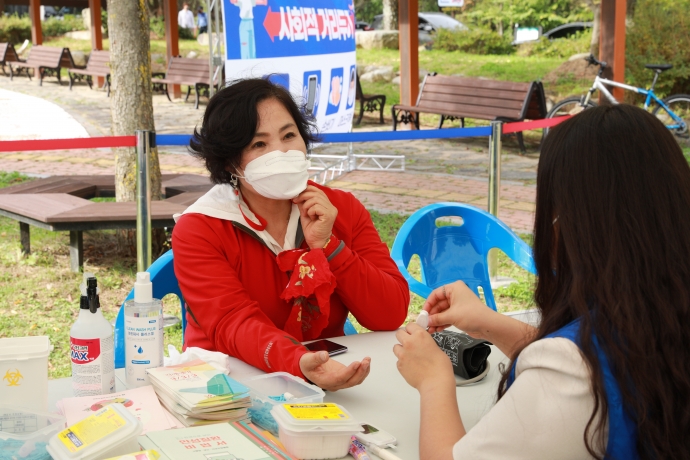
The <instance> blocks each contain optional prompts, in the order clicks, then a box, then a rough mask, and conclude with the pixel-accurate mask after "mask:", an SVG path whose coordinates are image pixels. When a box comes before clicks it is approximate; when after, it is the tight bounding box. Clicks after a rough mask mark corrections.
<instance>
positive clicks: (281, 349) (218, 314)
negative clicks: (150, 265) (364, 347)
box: [172, 78, 410, 390]
mask: <svg viewBox="0 0 690 460" xmlns="http://www.w3.org/2000/svg"><path fill="white" fill-rule="evenodd" d="M314 140H316V138H315V136H314V130H313V126H312V120H310V119H308V118H307V117H306V116H305V115H304V113H303V112H302V110H300V108H299V107H298V106H297V104H296V103H295V101H294V100H293V99H292V96H291V95H290V93H289V92H288V91H287V90H286V89H285V88H283V87H282V86H280V85H276V84H274V83H271V82H270V81H268V80H267V79H258V78H255V79H246V80H241V81H237V82H235V83H233V84H231V85H229V86H227V87H226V88H223V89H222V90H220V91H219V92H218V93H216V94H215V95H214V96H213V98H211V101H210V102H209V104H208V108H207V109H206V113H205V114H204V119H203V123H202V125H201V128H200V129H195V130H194V136H193V137H192V140H191V142H190V151H191V153H192V155H194V156H195V157H196V158H199V159H200V160H202V161H203V162H204V163H205V164H206V167H207V169H208V171H209V173H210V175H211V181H212V182H214V183H215V184H216V185H215V186H214V187H213V188H212V189H211V190H210V191H209V192H208V193H206V194H205V195H204V196H202V197H200V198H199V199H198V200H197V201H196V202H195V203H194V204H192V205H191V206H190V207H189V208H187V210H185V211H184V213H183V214H182V215H177V216H175V218H176V220H177V223H176V225H175V230H174V232H173V236H172V247H173V250H174V251H175V259H174V262H175V275H176V276H177V279H178V281H179V283H180V288H181V289H182V294H183V295H184V300H185V306H186V311H187V328H186V330H185V337H184V338H185V346H193V347H200V348H204V349H207V350H215V351H220V352H223V353H226V354H228V355H231V356H234V357H236V358H239V359H241V360H243V361H244V362H246V363H249V364H251V365H252V366H255V367H257V368H259V369H261V370H263V371H265V372H278V371H284V372H289V373H291V374H293V375H296V376H299V377H304V378H307V379H309V380H311V381H312V382H313V383H315V384H317V385H319V386H320V387H322V388H324V389H327V390H338V389H342V388H347V387H351V386H353V385H357V384H359V383H361V382H362V381H363V380H364V379H365V378H366V376H367V375H368V374H369V370H370V367H369V366H370V359H369V358H368V357H365V358H364V359H362V360H361V361H355V362H352V363H350V364H349V365H348V366H345V365H343V364H341V363H339V362H337V361H334V360H331V359H329V357H328V353H327V352H325V351H319V352H309V350H307V349H306V348H305V347H304V346H303V345H302V344H301V343H300V342H304V341H308V340H314V339H323V338H328V337H336V336H342V335H343V332H344V330H343V328H344V325H345V321H346V319H347V316H348V314H349V313H352V314H353V315H354V317H355V318H356V319H357V320H358V321H359V322H360V324H362V325H363V326H364V327H366V328H368V329H373V330H395V329H396V328H398V327H399V326H400V325H401V324H402V323H403V321H404V320H405V318H406V317H407V306H408V303H409V300H410V294H409V290H408V287H407V283H406V282H405V279H404V278H403V276H402V275H401V274H400V272H399V271H398V269H397V267H396V265H395V263H394V262H393V259H391V257H390V253H389V250H388V247H387V246H386V244H385V243H383V242H382V241H381V237H380V236H379V234H378V232H377V231H376V228H375V227H374V224H373V222H372V220H371V216H370V215H369V213H368V212H367V210H366V209H365V208H364V206H363V205H362V203H360V202H359V201H358V200H357V198H355V197H354V196H353V195H352V194H351V193H347V192H343V191H341V190H335V189H331V188H329V187H325V186H322V185H319V184H316V183H314V182H312V181H309V180H308V179H309V177H310V175H311V174H312V172H310V171H309V166H310V165H309V160H308V158H307V152H308V148H309V145H310V144H311V142H313V141H314Z"/></svg>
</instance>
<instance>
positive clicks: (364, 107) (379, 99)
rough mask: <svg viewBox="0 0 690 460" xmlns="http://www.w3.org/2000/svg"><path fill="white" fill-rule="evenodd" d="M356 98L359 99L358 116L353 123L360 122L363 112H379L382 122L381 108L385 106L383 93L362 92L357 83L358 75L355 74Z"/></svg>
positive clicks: (360, 86)
mask: <svg viewBox="0 0 690 460" xmlns="http://www.w3.org/2000/svg"><path fill="white" fill-rule="evenodd" d="M355 94H356V99H357V100H358V101H359V117H358V118H357V121H356V122H355V124H357V125H358V124H360V123H361V122H362V116H364V112H365V111H367V112H376V111H378V112H379V120H380V122H381V124H383V108H384V107H385V106H386V95H385V94H364V92H362V85H360V84H359V75H357V90H356V93H355Z"/></svg>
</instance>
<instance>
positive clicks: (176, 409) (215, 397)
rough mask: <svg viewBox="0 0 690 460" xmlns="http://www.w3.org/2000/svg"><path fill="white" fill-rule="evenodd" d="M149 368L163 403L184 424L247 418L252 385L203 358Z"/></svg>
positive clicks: (192, 424) (191, 424) (154, 385)
mask: <svg viewBox="0 0 690 460" xmlns="http://www.w3.org/2000/svg"><path fill="white" fill-rule="evenodd" d="M147 372H148V375H149V378H150V379H151V383H152V384H153V387H154V389H155V391H156V394H157V395H158V398H159V399H160V401H161V403H162V404H163V405H164V406H165V407H166V408H167V409H168V410H169V411H170V412H171V413H172V414H173V415H174V416H175V417H177V419H178V420H180V421H181V422H182V423H183V424H184V425H185V426H194V425H199V424H204V423H208V420H211V421H215V422H218V421H237V420H244V419H246V418H247V408H249V407H250V406H251V400H250V399H249V388H247V387H246V386H244V385H242V384H241V383H239V382H237V381H236V380H234V379H232V378H230V377H228V376H227V375H225V373H223V371H221V370H218V369H216V368H215V367H213V366H211V365H209V364H207V363H206V362H204V361H202V360H195V361H190V362H187V363H183V364H177V365H174V366H168V367H159V368H157V369H149V370H147Z"/></svg>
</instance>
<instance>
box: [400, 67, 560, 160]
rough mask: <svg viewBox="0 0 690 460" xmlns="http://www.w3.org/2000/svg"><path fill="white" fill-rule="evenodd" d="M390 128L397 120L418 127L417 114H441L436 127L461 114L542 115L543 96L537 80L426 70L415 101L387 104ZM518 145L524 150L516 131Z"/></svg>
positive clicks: (515, 117)
mask: <svg viewBox="0 0 690 460" xmlns="http://www.w3.org/2000/svg"><path fill="white" fill-rule="evenodd" d="M391 112H392V114H393V130H394V131H395V130H396V129H397V125H398V123H400V122H402V123H414V126H415V127H416V128H417V129H419V115H420V114H421V113H431V114H437V115H441V120H440V121H439V124H438V127H439V129H440V128H441V127H443V122H444V121H446V120H456V119H459V120H460V124H461V126H463V127H464V126H465V118H476V119H479V120H490V121H494V120H497V121H522V120H525V119H528V120H539V119H542V118H545V117H546V112H547V111H546V99H545V97H544V87H543V86H542V84H541V82H531V83H513V82H509V81H495V80H483V79H479V78H466V77H449V76H444V75H436V74H429V75H427V76H426V77H425V78H424V82H423V83H422V89H421V90H420V92H419V96H418V98H417V103H416V104H415V105H413V106H410V105H403V104H396V105H394V106H393V107H392V108H391ZM517 137H518V142H519V143H520V149H521V150H522V151H523V152H524V151H525V143H524V139H523V136H522V133H517Z"/></svg>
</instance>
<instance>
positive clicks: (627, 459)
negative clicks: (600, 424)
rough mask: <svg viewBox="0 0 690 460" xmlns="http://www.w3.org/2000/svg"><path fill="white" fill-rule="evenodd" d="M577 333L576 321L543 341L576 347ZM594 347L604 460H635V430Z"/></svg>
mask: <svg viewBox="0 0 690 460" xmlns="http://www.w3.org/2000/svg"><path fill="white" fill-rule="evenodd" d="M579 330H580V320H575V321H573V322H572V323H570V324H568V325H567V326H565V327H563V328H561V329H559V330H557V331H556V332H554V333H553V334H549V335H547V336H546V337H544V338H553V337H563V338H565V339H568V340H570V341H572V342H573V343H575V345H577V346H578V347H580V344H579V338H578V335H579ZM594 347H595V349H596V351H597V356H598V357H599V364H600V365H601V368H602V371H603V374H604V392H605V393H606V401H607V402H608V408H609V437H608V442H607V444H606V455H605V456H604V458H605V459H606V460H636V459H638V458H639V457H638V455H637V444H636V443H637V426H636V425H635V423H634V422H633V420H632V419H631V418H630V417H629V416H628V415H627V414H626V412H625V411H624V410H623V399H622V396H621V392H620V387H619V386H618V382H617V381H616V379H615V378H614V377H613V374H612V373H611V367H610V366H609V362H608V359H607V357H606V354H604V353H603V351H602V350H601V348H599V344H598V342H597V340H596V338H595V339H594ZM516 364H517V360H515V363H513V367H512V368H511V369H510V375H509V376H508V382H507V386H508V387H510V386H511V385H512V384H513V382H514V381H515V366H516Z"/></svg>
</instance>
